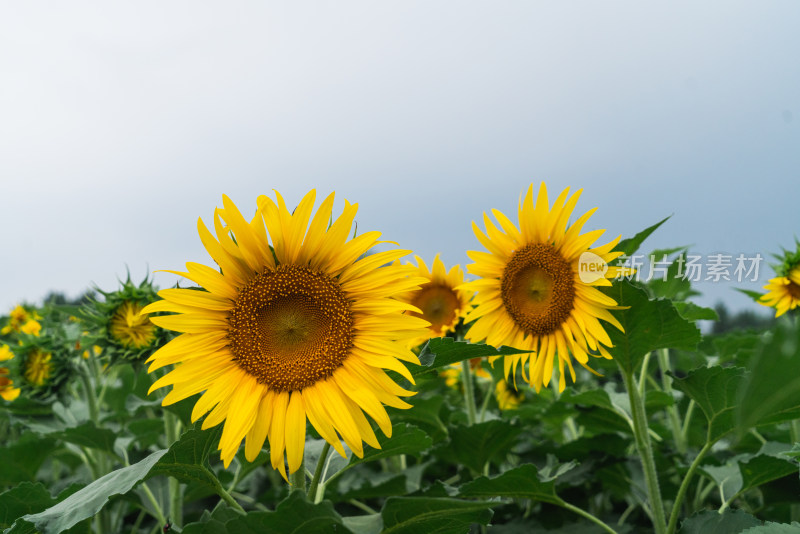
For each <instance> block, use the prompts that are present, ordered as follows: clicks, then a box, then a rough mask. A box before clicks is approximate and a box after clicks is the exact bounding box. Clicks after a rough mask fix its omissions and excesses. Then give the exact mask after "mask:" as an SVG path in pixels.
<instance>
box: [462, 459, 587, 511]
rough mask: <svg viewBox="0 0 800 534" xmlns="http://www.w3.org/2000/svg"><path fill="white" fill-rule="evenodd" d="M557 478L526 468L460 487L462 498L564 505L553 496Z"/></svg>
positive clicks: (481, 478) (477, 480)
mask: <svg viewBox="0 0 800 534" xmlns="http://www.w3.org/2000/svg"><path fill="white" fill-rule="evenodd" d="M575 465H577V464H575V462H570V463H568V464H564V465H563V466H562V468H561V469H559V470H558V472H557V473H558V474H563V473H564V472H566V471H568V470H569V469H572V468H573V467H575ZM558 474H556V475H555V476H552V477H546V476H542V473H540V472H539V470H538V469H537V468H536V466H535V465H532V464H526V465H523V466H520V467H516V468H514V469H510V470H508V471H506V472H505V473H503V474H502V475H498V476H496V477H494V478H487V477H479V478H476V479H475V480H473V481H472V482H468V483H466V484H464V485H463V486H461V489H460V491H459V496H461V497H477V498H490V497H507V498H514V499H532V500H534V501H542V502H549V503H551V504H562V503H563V502H564V501H562V500H561V498H560V497H559V496H558V495H556V490H555V485H556V478H557V476H558Z"/></svg>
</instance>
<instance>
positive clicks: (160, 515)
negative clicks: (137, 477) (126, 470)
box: [142, 482, 167, 526]
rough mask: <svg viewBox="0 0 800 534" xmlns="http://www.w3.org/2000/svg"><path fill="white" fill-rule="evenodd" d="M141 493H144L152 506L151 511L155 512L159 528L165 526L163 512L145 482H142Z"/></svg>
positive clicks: (165, 520)
mask: <svg viewBox="0 0 800 534" xmlns="http://www.w3.org/2000/svg"><path fill="white" fill-rule="evenodd" d="M142 491H143V492H144V494H145V496H146V497H147V500H148V501H149V502H150V504H152V505H153V509H154V510H155V512H156V519H157V520H158V523H159V524H160V525H161V526H164V525H166V524H167V518H166V517H164V511H163V510H162V509H161V505H160V504H159V503H158V500H157V499H156V496H155V495H153V492H152V491H151V490H150V486H148V485H147V482H142Z"/></svg>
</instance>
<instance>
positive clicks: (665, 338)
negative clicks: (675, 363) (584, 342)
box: [603, 282, 700, 374]
mask: <svg viewBox="0 0 800 534" xmlns="http://www.w3.org/2000/svg"><path fill="white" fill-rule="evenodd" d="M603 292H604V293H606V294H607V295H608V296H610V297H611V298H613V299H614V300H616V301H617V304H618V305H620V306H627V307H629V308H628V309H626V310H623V311H621V312H619V313H618V314H617V317H618V319H619V321H620V323H621V324H622V327H623V328H624V329H625V332H624V333H623V332H620V331H619V330H617V329H616V328H613V327H610V328H607V329H606V331H607V332H608V335H609V337H610V338H611V342H612V343H613V344H614V347H613V348H611V349H610V352H611V354H612V355H613V356H614V359H615V360H616V361H617V363H618V364H619V366H620V367H621V368H622V369H623V371H624V372H626V373H628V374H630V373H633V372H634V370H635V369H636V368H637V367H638V366H639V364H640V363H641V361H642V358H644V355H645V354H647V353H648V352H651V351H653V350H656V349H662V348H673V349H685V350H694V349H695V347H696V346H697V344H698V343H699V342H700V330H698V329H697V326H695V325H694V323H692V322H691V321H688V320H686V319H684V318H683V317H681V316H680V314H679V313H678V311H677V310H676V309H675V307H674V306H673V305H672V303H671V302H670V301H668V300H660V299H659V300H650V299H649V298H648V297H647V293H646V292H645V291H644V290H643V289H641V288H638V287H635V286H634V285H632V284H631V283H629V282H617V283H615V284H614V285H613V286H612V287H609V288H603Z"/></svg>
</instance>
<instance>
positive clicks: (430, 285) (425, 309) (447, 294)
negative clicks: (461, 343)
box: [397, 254, 470, 347]
mask: <svg viewBox="0 0 800 534" xmlns="http://www.w3.org/2000/svg"><path fill="white" fill-rule="evenodd" d="M414 258H415V259H416V260H417V265H413V264H409V265H410V266H411V267H413V268H414V270H415V274H416V275H417V276H420V277H422V278H425V280H426V282H425V283H424V284H422V286H421V287H420V288H419V290H416V291H408V292H406V293H403V294H402V295H398V296H397V299H398V300H401V301H403V302H407V303H409V304H412V305H413V306H414V307H416V308H419V310H420V311H409V312H407V313H409V314H410V315H413V316H415V317H421V318H422V319H425V320H426V321H428V322H429V323H430V324H431V326H430V327H428V332H427V333H425V334H424V335H422V336H420V337H418V338H415V339H413V340H411V341H410V343H411V346H413V347H416V346H418V345H420V344H422V343H425V342H426V341H428V339H430V338H432V337H443V336H444V335H446V334H447V333H448V332H452V331H453V330H455V328H456V325H458V321H459V320H460V319H461V318H462V317H464V316H466V315H467V312H468V311H469V299H470V293H469V292H468V291H464V290H462V289H456V287H457V286H460V285H461V284H463V283H464V272H463V271H462V270H461V266H460V265H454V266H453V267H451V268H450V270H449V271H448V270H446V268H445V266H444V263H442V260H440V259H439V255H438V254H437V255H436V257H435V258H434V259H433V264H432V266H431V267H432V268H431V270H430V271H429V270H428V266H427V265H425V262H424V261H423V259H422V258H420V257H419V256H414Z"/></svg>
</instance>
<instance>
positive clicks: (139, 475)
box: [9, 450, 167, 534]
mask: <svg viewBox="0 0 800 534" xmlns="http://www.w3.org/2000/svg"><path fill="white" fill-rule="evenodd" d="M166 452H167V451H166V450H161V451H157V452H154V453H152V454H151V455H150V456H148V457H147V458H145V459H144V460H142V461H141V462H138V463H136V464H134V465H131V466H129V467H123V468H122V469H118V470H116V471H113V472H111V473H109V474H107V475H105V476H103V477H101V478H99V479H97V480H95V481H94V482H92V483H91V484H89V485H88V486H86V487H85V488H83V489H81V490H79V491H77V492H75V493H73V494H72V495H70V496H69V497H67V498H66V499H64V500H63V501H61V502H60V503H58V504H56V505H55V506H51V507H50V508H48V509H46V510H45V511H43V512H40V513H36V514H28V515H25V516H23V517H22V519H21V520H19V521H17V522H16V523H15V524H14V527H13V528H12V529H11V531H10V532H9V534H17V533H18V532H26V531H27V530H29V528H30V525H31V524H32V525H33V526H35V528H36V529H37V530H38V531H39V532H41V533H42V534H57V533H58V532H63V531H64V530H67V529H68V528H70V527H72V526H73V525H76V524H77V523H78V522H80V521H83V520H84V519H86V518H88V517H92V516H94V515H95V514H97V512H99V511H100V510H101V509H102V508H103V506H105V504H106V503H107V502H108V500H109V498H111V497H112V496H114V495H120V494H125V493H127V492H129V491H130V490H131V489H132V488H133V487H134V486H135V485H136V484H138V483H139V482H140V481H141V480H143V479H144V478H145V477H146V476H147V475H148V473H150V470H151V469H152V468H153V466H154V465H155V464H156V463H157V462H158V461H159V460H160V459H161V457H162V456H164V455H165V454H166ZM26 523H27V525H26Z"/></svg>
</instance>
